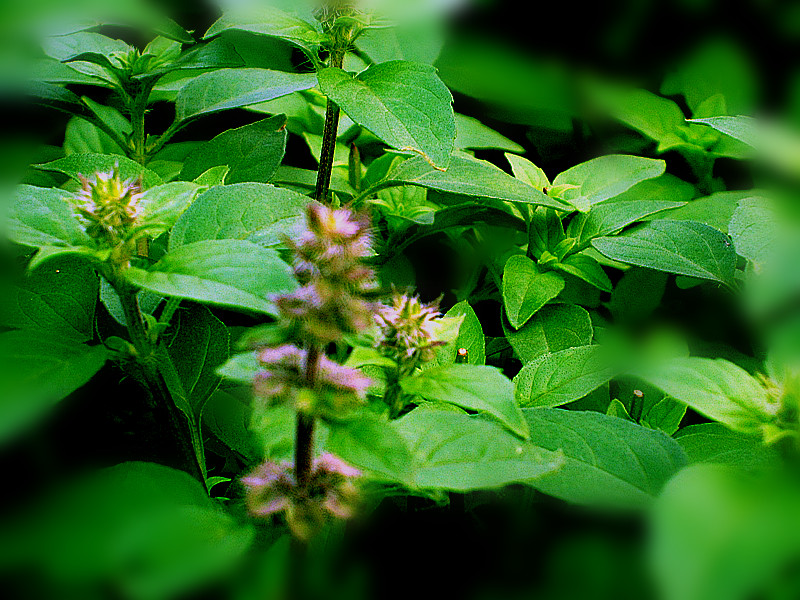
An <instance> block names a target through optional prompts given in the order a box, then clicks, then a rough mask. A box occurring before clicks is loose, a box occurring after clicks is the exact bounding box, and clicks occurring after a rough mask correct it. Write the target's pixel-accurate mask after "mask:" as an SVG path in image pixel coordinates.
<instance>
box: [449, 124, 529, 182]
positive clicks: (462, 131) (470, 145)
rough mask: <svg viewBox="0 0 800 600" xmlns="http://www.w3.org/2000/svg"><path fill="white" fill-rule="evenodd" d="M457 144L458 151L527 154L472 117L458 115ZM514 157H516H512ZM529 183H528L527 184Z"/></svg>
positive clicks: (515, 144) (517, 145)
mask: <svg viewBox="0 0 800 600" xmlns="http://www.w3.org/2000/svg"><path fill="white" fill-rule="evenodd" d="M455 117H456V142H455V147H456V149H458V150H467V149H470V150H483V149H492V150H504V151H506V152H519V153H522V152H525V149H524V148H523V147H522V146H520V145H519V144H517V143H516V142H512V141H511V140H510V139H508V138H507V137H505V136H504V135H501V134H499V133H497V132H496V131H495V130H494V129H491V128H489V127H487V126H486V125H484V124H483V123H481V122H480V121H478V119H473V118H472V117H467V116H465V115H461V114H459V113H456V115H455ZM512 156H514V155H512ZM526 183H527V182H526Z"/></svg>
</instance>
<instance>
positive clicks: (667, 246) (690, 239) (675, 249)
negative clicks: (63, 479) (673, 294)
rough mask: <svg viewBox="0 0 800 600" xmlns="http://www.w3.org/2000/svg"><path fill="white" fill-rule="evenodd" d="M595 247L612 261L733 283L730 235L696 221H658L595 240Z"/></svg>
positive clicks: (732, 253) (593, 243)
mask: <svg viewBox="0 0 800 600" xmlns="http://www.w3.org/2000/svg"><path fill="white" fill-rule="evenodd" d="M592 245H593V246H594V247H595V248H596V249H597V250H598V251H599V252H600V253H601V254H603V255H604V256H607V257H608V258H611V259H612V260H618V261H620V262H624V263H629V264H632V265H637V266H640V267H648V268H651V269H655V270H657V271H666V272H668V273H677V274H678V275H686V276H689V277H699V278H700V279H711V280H713V281H719V282H720V283H724V284H727V285H731V284H732V283H733V273H734V270H735V268H736V252H735V251H734V249H733V245H732V244H731V243H730V240H729V239H728V236H726V235H725V234H724V233H721V232H720V231H718V230H716V229H714V228H713V227H709V226H708V225H703V224H702V223H696V222H694V221H671V220H666V219H664V220H656V221H651V222H649V223H646V224H644V225H640V226H638V227H635V228H633V229H631V230H629V231H627V232H625V233H623V234H622V235H619V236H615V237H601V238H596V239H594V240H592Z"/></svg>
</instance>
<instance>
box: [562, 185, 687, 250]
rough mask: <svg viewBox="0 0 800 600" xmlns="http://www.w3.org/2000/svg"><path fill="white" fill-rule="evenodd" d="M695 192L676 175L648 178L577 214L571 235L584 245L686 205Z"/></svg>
mask: <svg viewBox="0 0 800 600" xmlns="http://www.w3.org/2000/svg"><path fill="white" fill-rule="evenodd" d="M693 195H694V188H693V187H692V186H691V185H689V184H688V183H686V182H684V181H681V180H680V179H678V178H677V177H673V176H672V175H662V176H661V177H656V178H655V179H648V180H647V181H642V182H641V183H637V184H636V185H635V186H633V187H632V188H631V189H629V190H628V191H627V192H624V193H622V194H620V195H619V196H616V197H615V198H612V199H610V200H606V201H604V202H599V203H597V204H595V205H594V206H592V208H591V209H590V210H589V212H588V213H581V214H577V215H575V216H574V217H573V218H572V220H571V221H570V223H569V227H568V229H567V235H568V236H569V237H572V238H576V239H577V240H578V247H581V246H584V245H586V244H588V243H589V242H590V241H591V240H592V238H596V237H601V236H604V235H611V234H613V233H617V232H619V231H620V230H621V229H622V228H624V227H627V226H628V225H630V224H632V223H635V222H636V221H639V220H640V219H643V218H644V217H646V216H648V215H652V214H655V213H659V212H661V211H664V210H669V209H674V208H678V207H680V206H683V205H684V204H685V201H686V200H690V199H691V198H692V196H693ZM664 198H669V200H665V199H664ZM669 214H672V213H669Z"/></svg>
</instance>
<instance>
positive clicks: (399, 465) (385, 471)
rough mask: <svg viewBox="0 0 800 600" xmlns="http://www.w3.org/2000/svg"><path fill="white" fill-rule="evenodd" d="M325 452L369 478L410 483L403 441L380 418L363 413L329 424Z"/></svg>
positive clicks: (408, 459) (408, 458) (408, 455)
mask: <svg viewBox="0 0 800 600" xmlns="http://www.w3.org/2000/svg"><path fill="white" fill-rule="evenodd" d="M330 429H331V431H330V433H329V434H328V440H327V443H326V449H327V450H329V451H330V452H333V453H334V454H336V456H338V457H339V458H341V459H342V460H344V461H345V462H348V463H350V464H352V465H353V466H355V467H358V468H359V469H363V470H364V471H366V472H367V473H368V474H369V475H370V476H371V477H372V478H376V479H380V480H384V481H390V482H400V483H403V484H405V485H409V484H412V483H413V476H414V475H413V470H412V469H413V456H412V455H411V452H410V451H409V449H408V444H407V443H406V440H405V439H404V438H403V437H402V436H401V435H400V434H399V433H398V432H397V429H396V428H395V427H393V426H392V425H391V423H389V421H386V420H384V419H381V418H379V417H377V416H370V415H368V414H365V415H363V416H361V417H360V418H358V419H355V420H353V421H348V422H346V423H343V424H336V425H331V427H330Z"/></svg>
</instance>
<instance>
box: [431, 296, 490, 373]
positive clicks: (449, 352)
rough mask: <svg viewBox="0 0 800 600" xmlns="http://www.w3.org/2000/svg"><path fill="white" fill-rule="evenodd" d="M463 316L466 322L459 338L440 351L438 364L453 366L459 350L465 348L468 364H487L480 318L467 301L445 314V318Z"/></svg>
mask: <svg viewBox="0 0 800 600" xmlns="http://www.w3.org/2000/svg"><path fill="white" fill-rule="evenodd" d="M461 316H463V317H464V320H463V321H462V322H461V326H460V327H459V328H458V337H457V338H456V339H455V340H454V341H453V342H450V343H449V344H447V345H445V346H443V347H442V348H440V349H439V351H438V352H437V354H436V362H438V363H440V364H452V363H454V362H455V360H456V355H457V353H458V351H459V349H461V348H464V349H466V351H467V362H469V363H470V364H472V365H482V364H484V363H485V362H486V337H485V336H484V335H483V327H482V326H481V322H480V320H479V319H478V316H477V315H476V314H475V311H474V310H472V307H471V306H470V305H469V302H467V301H466V300H462V301H461V302H459V303H458V304H455V305H454V306H453V307H452V308H451V309H450V310H448V311H447V313H446V314H445V317H456V318H457V317H461Z"/></svg>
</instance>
